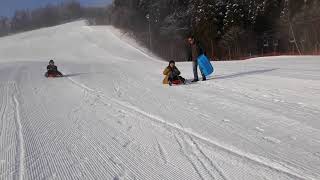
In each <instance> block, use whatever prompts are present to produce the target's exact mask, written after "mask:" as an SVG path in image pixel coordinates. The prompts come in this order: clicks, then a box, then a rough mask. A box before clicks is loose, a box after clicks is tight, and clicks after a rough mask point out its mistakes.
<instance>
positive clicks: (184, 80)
mask: <svg viewBox="0 0 320 180" xmlns="http://www.w3.org/2000/svg"><path fill="white" fill-rule="evenodd" d="M179 80H180V81H181V82H182V83H183V84H185V83H186V79H184V78H183V77H181V76H179Z"/></svg>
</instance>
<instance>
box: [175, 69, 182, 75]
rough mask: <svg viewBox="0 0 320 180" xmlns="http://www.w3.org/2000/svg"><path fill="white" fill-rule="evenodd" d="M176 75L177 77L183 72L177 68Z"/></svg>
mask: <svg viewBox="0 0 320 180" xmlns="http://www.w3.org/2000/svg"><path fill="white" fill-rule="evenodd" d="M174 70H175V74H176V75H177V76H179V75H180V74H181V72H180V71H179V69H178V68H177V67H175V69H174Z"/></svg>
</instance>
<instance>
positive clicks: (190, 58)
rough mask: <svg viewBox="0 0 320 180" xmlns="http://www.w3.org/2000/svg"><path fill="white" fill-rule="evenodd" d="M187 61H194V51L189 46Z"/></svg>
mask: <svg viewBox="0 0 320 180" xmlns="http://www.w3.org/2000/svg"><path fill="white" fill-rule="evenodd" d="M187 58H188V59H187V61H192V49H191V46H190V45H189V46H187Z"/></svg>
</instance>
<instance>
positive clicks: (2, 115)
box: [0, 86, 9, 137]
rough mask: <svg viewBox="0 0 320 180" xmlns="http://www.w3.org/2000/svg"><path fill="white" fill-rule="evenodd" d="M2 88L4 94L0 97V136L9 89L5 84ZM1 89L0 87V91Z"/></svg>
mask: <svg viewBox="0 0 320 180" xmlns="http://www.w3.org/2000/svg"><path fill="white" fill-rule="evenodd" d="M3 88H4V91H5V92H4V93H3V94H4V95H3V97H2V102H1V106H0V113H1V117H0V123H1V124H0V128H1V129H0V137H1V136H2V133H3V131H4V129H3V128H4V125H3V122H4V118H5V113H6V111H7V106H8V103H9V99H8V92H9V90H8V89H7V86H4V87H3ZM1 91H2V90H1V89H0V92H1ZM1 94H2V92H1Z"/></svg>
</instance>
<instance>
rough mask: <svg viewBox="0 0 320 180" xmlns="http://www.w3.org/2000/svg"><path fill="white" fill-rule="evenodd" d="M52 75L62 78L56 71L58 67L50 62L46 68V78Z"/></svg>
mask: <svg viewBox="0 0 320 180" xmlns="http://www.w3.org/2000/svg"><path fill="white" fill-rule="evenodd" d="M50 75H54V76H63V75H62V73H61V72H59V71H58V67H57V66H56V65H54V61H53V60H50V61H49V65H48V66H47V73H46V77H48V76H50Z"/></svg>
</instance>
